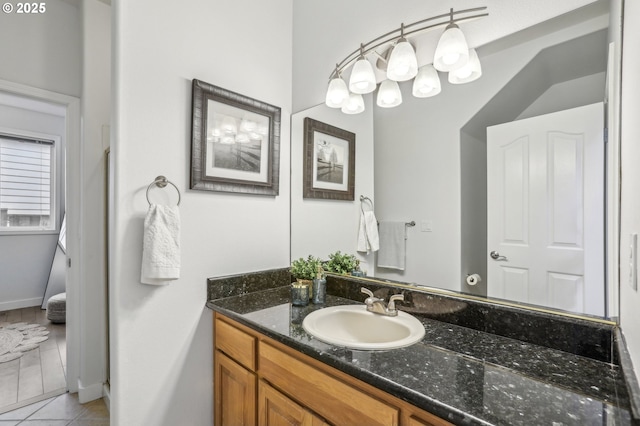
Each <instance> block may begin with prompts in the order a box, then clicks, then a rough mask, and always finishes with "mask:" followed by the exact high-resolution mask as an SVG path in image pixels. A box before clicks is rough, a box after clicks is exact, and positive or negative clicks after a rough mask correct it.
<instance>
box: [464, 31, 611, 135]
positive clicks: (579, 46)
mask: <svg viewBox="0 0 640 426" xmlns="http://www.w3.org/2000/svg"><path fill="white" fill-rule="evenodd" d="M607 44H608V43H607V30H600V31H597V32H594V33H592V34H588V35H586V36H583V37H579V38H577V39H574V40H569V41H566V42H564V43H560V44H558V45H555V46H551V47H548V48H546V49H544V50H542V51H541V52H540V53H539V54H538V55H536V56H535V57H534V58H533V59H532V60H531V62H529V64H527V66H526V67H524V68H523V69H522V70H521V71H520V72H519V73H518V74H517V75H516V76H515V77H514V78H513V79H511V80H510V81H509V82H507V83H506V84H505V86H504V87H503V88H502V90H500V92H498V93H497V94H496V95H495V96H494V97H493V98H492V99H491V100H490V101H489V102H487V104H486V105H485V106H484V107H483V108H482V109H481V110H480V111H479V112H478V113H477V114H476V115H475V116H474V117H473V118H472V119H471V120H470V121H469V122H468V123H467V124H466V125H465V126H464V127H463V128H462V131H464V132H465V133H468V134H470V135H472V136H474V137H475V138H476V139H479V140H484V139H485V137H486V128H487V126H492V125H495V124H500V123H506V122H508V121H513V120H515V119H516V118H517V117H518V116H519V115H520V114H521V113H522V112H523V111H524V110H525V109H527V107H529V106H530V105H531V104H532V103H533V102H534V101H535V100H536V99H538V97H540V96H541V95H542V94H543V93H545V92H546V91H547V90H548V89H549V88H550V87H552V86H554V85H556V84H559V83H563V82H567V81H570V80H575V79H578V78H581V77H586V76H589V75H593V74H598V73H602V72H606V69H607V61H606V58H607ZM602 96H603V98H604V92H603V94H602Z"/></svg>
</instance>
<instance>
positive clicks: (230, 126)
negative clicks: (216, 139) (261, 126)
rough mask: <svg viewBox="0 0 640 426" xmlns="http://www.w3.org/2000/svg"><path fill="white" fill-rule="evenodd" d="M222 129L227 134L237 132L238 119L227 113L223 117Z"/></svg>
mask: <svg viewBox="0 0 640 426" xmlns="http://www.w3.org/2000/svg"><path fill="white" fill-rule="evenodd" d="M221 127H222V131H223V132H224V133H226V134H234V135H235V134H236V133H238V126H237V125H236V120H235V119H234V118H233V117H230V116H228V115H225V116H224V118H223V119H222V126H221Z"/></svg>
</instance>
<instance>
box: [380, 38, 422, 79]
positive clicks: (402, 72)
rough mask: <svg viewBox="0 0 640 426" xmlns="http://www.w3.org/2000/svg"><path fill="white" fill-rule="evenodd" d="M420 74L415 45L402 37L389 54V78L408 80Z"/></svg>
mask: <svg viewBox="0 0 640 426" xmlns="http://www.w3.org/2000/svg"><path fill="white" fill-rule="evenodd" d="M416 74H418V60H417V59H416V52H415V51H414V50H413V46H411V44H410V43H409V42H408V41H407V40H405V39H401V40H400V42H398V44H396V45H395V47H394V48H393V50H392V51H391V56H389V63H388V65H387V78H388V79H389V80H394V81H407V80H410V79H412V78H413V77H415V76H416Z"/></svg>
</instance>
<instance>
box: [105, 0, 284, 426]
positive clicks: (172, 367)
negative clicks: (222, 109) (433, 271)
mask: <svg viewBox="0 0 640 426" xmlns="http://www.w3.org/2000/svg"><path fill="white" fill-rule="evenodd" d="M112 13H113V17H114V26H113V28H112V30H113V33H114V39H113V42H114V46H113V47H114V49H113V53H114V55H113V85H114V86H113V87H114V90H113V102H114V115H113V121H112V129H111V149H112V151H111V153H112V154H111V159H112V165H113V168H112V173H113V176H114V191H115V194H114V195H115V203H116V205H115V217H114V221H113V224H114V229H113V231H112V235H111V237H112V238H111V241H112V245H111V250H110V251H111V252H110V257H111V264H110V274H109V275H110V284H109V285H110V292H111V293H110V307H111V312H110V314H111V318H112V322H111V365H112V370H111V401H112V411H111V419H112V422H113V424H117V425H158V426H159V425H176V424H181V425H183V424H191V425H205V424H211V423H212V421H213V413H212V407H213V402H212V401H213V399H212V398H213V386H212V374H213V372H212V370H213V368H212V353H213V348H212V324H211V323H212V314H211V311H210V310H209V309H207V308H206V307H205V299H206V278H207V277H211V276H221V275H227V274H234V273H240V272H247V271H256V270H262V269H271V268H279V267H286V266H288V265H289V185H290V179H289V169H288V167H287V165H288V164H289V161H290V156H289V143H290V137H289V134H290V122H289V120H288V118H287V117H289V116H290V114H291V96H292V94H291V51H292V31H291V22H292V0H274V1H270V2H257V1H251V0H235V1H228V0H213V1H212V0H193V1H190V2H182V3H180V4H179V5H178V4H177V3H175V2H171V1H166V0H165V1H157V0H156V1H154V0H141V1H135V2H131V1H120V0H114V1H113V4H112ZM193 78H197V79H200V80H203V81H206V82H208V83H211V84H214V85H217V86H221V87H223V88H226V89H229V90H232V91H235V92H238V93H241V94H243V95H246V96H249V97H253V98H256V99H259V100H261V101H264V102H267V103H269V104H272V105H276V106H279V107H281V108H282V118H283V120H282V125H281V141H280V142H281V145H280V147H281V157H280V164H281V167H280V195H279V196H277V197H265V196H251V195H239V194H221V193H213V192H206V191H191V190H189V189H188V186H189V170H190V169H189V164H190V151H191V99H192V96H191V81H192V79H193ZM160 174H162V175H165V176H167V177H168V178H169V179H170V180H171V181H172V182H173V183H175V184H176V185H177V186H178V188H179V189H180V191H181V192H182V203H181V205H180V212H181V223H182V228H181V243H182V247H181V249H182V252H181V253H182V255H181V258H182V268H181V278H180V279H179V280H177V281H175V282H173V283H171V284H169V285H168V286H162V287H155V286H148V285H144V284H140V262H141V257H142V256H141V252H142V223H143V218H144V216H145V214H146V211H147V209H148V204H147V201H146V198H145V191H146V188H147V186H148V185H149V183H151V182H152V181H153V179H154V178H155V177H156V176H157V175H160ZM166 191H167V192H166V193H164V192H162V191H156V192H155V194H156V196H158V197H163V194H167V196H174V195H172V194H171V193H170V191H172V188H171V187H167V188H166ZM160 199H161V198H159V199H158V200H160Z"/></svg>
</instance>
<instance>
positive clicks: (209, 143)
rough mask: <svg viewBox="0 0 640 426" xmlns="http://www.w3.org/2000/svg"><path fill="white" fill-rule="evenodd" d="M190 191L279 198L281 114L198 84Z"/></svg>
mask: <svg viewBox="0 0 640 426" xmlns="http://www.w3.org/2000/svg"><path fill="white" fill-rule="evenodd" d="M192 89H193V109H192V113H193V114H192V138H191V139H192V143H191V185H190V188H191V189H198V190H204V191H218V192H236V193H244V194H258V195H273V196H275V195H278V189H279V188H278V187H279V170H280V108H279V107H276V106H273V105H269V104H267V103H264V102H261V101H258V100H256V99H252V98H249V97H247V96H243V95H240V94H238V93H234V92H231V91H229V90H226V89H223V88H221V87H217V86H214V85H212V84H208V83H205V82H203V81H200V80H196V79H194V80H193V83H192Z"/></svg>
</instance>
